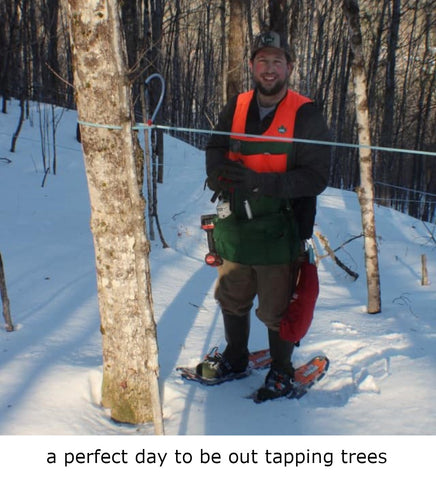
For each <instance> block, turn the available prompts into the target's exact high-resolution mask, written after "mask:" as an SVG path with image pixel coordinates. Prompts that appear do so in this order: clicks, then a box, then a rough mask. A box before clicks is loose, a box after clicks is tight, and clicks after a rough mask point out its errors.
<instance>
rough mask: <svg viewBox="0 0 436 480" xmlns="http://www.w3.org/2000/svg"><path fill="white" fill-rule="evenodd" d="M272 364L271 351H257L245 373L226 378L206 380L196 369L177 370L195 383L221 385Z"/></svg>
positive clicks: (250, 359)
mask: <svg viewBox="0 0 436 480" xmlns="http://www.w3.org/2000/svg"><path fill="white" fill-rule="evenodd" d="M270 364H271V357H270V355H269V349H267V348H266V349H263V350H256V351H254V352H251V353H250V355H249V357H248V368H247V370H245V371H244V372H238V373H235V374H233V375H230V376H226V377H225V378H205V377H202V376H201V375H199V374H198V373H197V372H196V370H195V367H177V368H176V370H177V371H178V372H180V375H181V376H182V377H183V378H184V379H186V380H191V381H193V382H198V383H201V384H202V385H209V386H212V385H219V384H221V383H224V382H229V381H231V380H237V379H240V378H244V377H247V376H248V375H250V373H251V370H258V369H261V368H267V367H269V365H270Z"/></svg>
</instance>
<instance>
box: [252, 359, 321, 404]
mask: <svg viewBox="0 0 436 480" xmlns="http://www.w3.org/2000/svg"><path fill="white" fill-rule="evenodd" d="M329 364H330V362H329V359H328V358H327V357H326V356H323V355H318V356H316V357H313V358H312V359H311V360H309V361H308V362H307V363H305V364H303V365H301V366H300V367H298V368H297V369H296V370H295V380H294V382H293V388H292V390H291V391H290V392H289V393H287V394H286V395H274V394H273V393H272V392H271V391H269V390H268V389H266V388H264V387H261V388H259V389H258V390H256V391H255V392H254V393H253V395H251V396H250V398H252V399H253V400H254V401H255V402H256V403H262V402H264V401H266V400H274V399H278V398H297V399H298V398H301V397H302V396H303V395H305V394H306V393H307V392H308V390H309V389H310V388H311V387H312V386H313V385H314V384H315V383H317V382H319V381H320V380H321V379H322V378H323V377H324V375H325V374H326V372H327V370H328V368H329Z"/></svg>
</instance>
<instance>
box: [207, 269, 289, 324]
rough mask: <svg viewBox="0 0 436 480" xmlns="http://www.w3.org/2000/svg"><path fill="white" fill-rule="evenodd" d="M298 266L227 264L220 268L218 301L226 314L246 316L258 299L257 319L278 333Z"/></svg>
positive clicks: (216, 291)
mask: <svg viewBox="0 0 436 480" xmlns="http://www.w3.org/2000/svg"><path fill="white" fill-rule="evenodd" d="M297 266H298V262H296V263H295V264H291V265H289V264H286V265H241V264H239V263H234V262H230V261H229V260H224V263H223V265H221V266H220V267H218V281H217V284H216V288H215V298H216V299H217V301H218V302H219V304H220V306H221V310H222V311H223V313H227V314H231V315H238V316H243V315H246V314H247V313H249V312H250V310H251V308H252V306H253V301H254V298H255V297H256V295H257V296H258V303H259V306H258V308H257V310H256V315H257V316H258V318H259V319H260V320H262V322H263V323H264V324H265V325H266V326H267V327H268V328H269V329H270V330H275V331H278V330H279V328H280V321H281V319H282V317H283V315H284V313H285V311H286V309H287V307H288V304H289V301H290V299H291V294H292V290H293V287H294V285H295V275H296V274H297V270H298V268H297Z"/></svg>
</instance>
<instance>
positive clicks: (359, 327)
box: [0, 102, 436, 443]
mask: <svg viewBox="0 0 436 480" xmlns="http://www.w3.org/2000/svg"><path fill="white" fill-rule="evenodd" d="M15 107H16V104H15V103H13V102H12V103H11V105H10V113H9V114H8V115H1V116H0V157H3V158H8V159H9V160H11V163H7V162H6V161H5V160H4V159H0V252H1V254H2V257H3V262H4V266H5V271H6V279H7V286H8V293H9V298H10V303H11V310H12V316H13V321H14V323H15V326H16V331H15V332H13V333H7V332H6V331H4V330H3V329H2V330H1V331H0V434H3V435H8V436H10V435H13V436H15V435H30V434H32V435H101V436H105V435H128V436H130V435H137V434H147V433H153V429H152V427H151V426H149V425H146V426H140V427H131V426H130V427H129V426H123V425H118V424H115V423H113V422H112V421H111V420H110V417H109V415H108V412H106V411H105V410H104V409H102V408H101V407H100V405H99V399H100V384H101V364H102V360H101V345H100V333H99V314H98V306H97V295H96V286H95V270H94V259H93V247H92V237H91V234H90V231H89V201H88V196H87V189H86V178H85V174H84V168H83V161H82V154H81V149H80V145H79V144H78V143H77V142H76V141H75V118H76V117H75V112H64V114H63V116H62V119H61V121H60V124H59V127H58V131H57V156H58V173H57V175H56V176H54V175H49V176H48V178H47V179H46V183H45V187H44V188H41V182H42V179H43V173H42V160H41V147H40V144H41V140H40V130H39V118H38V114H37V111H36V109H32V117H31V121H27V122H26V123H25V125H24V127H23V130H22V132H21V134H20V137H19V140H18V143H17V152H16V153H10V152H9V148H10V141H11V136H12V133H13V131H14V130H15V127H16V122H17V112H16V110H14V108H15ZM164 177H165V181H164V184H163V185H161V186H160V189H159V214H160V221H161V224H162V228H163V232H164V236H165V239H166V241H167V242H168V243H169V245H170V248H168V249H162V248H161V245H160V242H159V240H158V239H157V240H155V241H153V242H152V252H151V267H152V284H153V296H154V308H155V314H156V320H157V322H158V336H159V338H158V340H159V348H160V366H161V372H160V373H161V376H160V385H161V392H162V401H163V412H164V421H165V431H166V434H167V435H175V436H179V435H244V436H246V435H316V436H318V435H334V436H336V435H340V436H342V435H350V436H362V435H394V436H397V435H414V436H415V435H419V436H423V435H424V436H430V438H432V436H433V435H434V434H435V433H436V410H435V407H434V395H435V393H436V374H435V373H434V369H433V367H434V364H435V360H436V314H435V306H436V288H435V285H436V244H435V242H434V235H435V233H436V232H435V226H434V225H429V224H428V225H427V227H428V228H429V229H430V230H431V231H432V232H433V240H432V239H431V237H430V235H429V232H428V230H427V229H426V228H425V226H424V224H423V223H422V222H420V221H418V220H416V219H413V218H410V217H408V216H406V215H403V214H400V213H398V212H396V211H393V210H390V209H387V208H382V207H377V209H376V220H377V235H378V238H379V252H380V257H379V260H380V269H381V286H382V313H380V314H378V315H368V314H367V313H366V304H367V295H366V277H365V271H364V263H363V243H362V239H361V238H358V239H356V240H353V241H352V242H350V243H348V244H347V245H346V246H345V247H344V248H342V249H340V250H339V251H338V256H339V258H340V259H341V260H342V261H343V262H344V263H345V264H346V265H347V266H349V267H350V268H351V269H352V270H354V271H356V272H358V273H359V278H358V279H357V280H356V281H353V280H352V279H351V277H349V276H348V275H347V274H346V273H345V272H344V271H343V270H341V269H339V268H338V267H337V265H335V264H334V263H333V262H332V260H331V259H330V258H328V257H327V258H324V259H323V260H322V261H321V262H320V264H319V275H320V283H321V293H320V298H319V300H318V303H317V309H316V313H315V318H314V322H313V326H312V328H311V330H310V332H309V334H308V335H307V337H306V338H305V339H304V340H303V342H302V345H301V347H300V348H299V349H297V351H296V353H295V356H294V360H295V363H297V364H298V363H299V362H302V361H304V360H306V359H307V358H308V357H310V356H312V355H314V354H315V353H319V352H322V353H325V354H327V355H328V357H329V358H330V361H331V364H330V369H329V372H328V375H327V376H326V377H325V378H324V379H323V380H322V382H320V383H319V384H318V385H316V386H315V387H314V388H313V390H312V391H311V392H310V394H309V395H307V396H306V397H303V398H302V399H300V400H292V401H289V400H280V401H276V402H269V403H268V402H267V403H265V404H261V405H255V404H254V403H252V402H251V401H250V400H247V399H246V398H244V397H246V396H247V395H248V394H250V393H251V391H252V390H253V389H255V388H256V387H257V386H259V385H260V384H261V382H262V380H263V375H264V372H262V373H255V374H253V375H251V376H250V377H249V378H247V379H244V380H241V381H238V382H231V383H229V384H225V385H222V386H220V387H215V388H205V387H201V386H198V385H193V384H189V383H186V382H184V381H182V380H181V379H180V378H179V376H178V375H177V373H176V372H175V367H176V366H177V365H180V364H185V365H195V364H196V363H197V361H198V360H199V359H200V358H201V357H202V355H203V354H204V353H206V352H207V350H208V349H209V348H210V347H211V346H213V345H221V346H222V345H223V341H224V337H223V329H222V325H221V319H220V314H219V311H218V308H217V306H216V304H215V301H214V299H213V287H214V282H215V275H216V272H215V270H214V269H213V268H210V267H207V266H206V265H205V264H204V262H203V257H204V254H205V252H206V239H205V235H204V233H203V232H202V231H201V229H200V228H199V217H200V215H201V214H203V213H213V211H214V205H213V204H211V203H210V201H209V199H210V192H208V191H204V190H203V181H204V158H203V154H202V152H199V151H197V150H195V149H194V148H192V147H190V146H188V145H186V144H183V143H180V142H177V141H175V140H174V139H172V138H170V137H166V140H165V173H164ZM316 230H317V231H319V232H321V233H322V234H323V235H325V236H326V237H327V238H328V239H329V242H330V244H331V246H332V247H333V248H335V247H337V246H340V245H342V244H343V243H344V242H345V241H347V240H348V239H350V238H351V237H353V236H356V235H359V234H360V233H361V224H360V212H359V206H358V202H357V199H356V195H355V194H354V193H352V192H343V191H339V190H335V189H328V190H327V191H326V192H325V193H324V194H323V195H322V196H321V197H320V200H319V208H318V214H317V225H316ZM316 245H317V247H318V250H319V252H320V253H321V254H325V251H324V250H323V248H322V246H321V245H320V244H319V243H318V242H317V243H316ZM422 254H425V255H426V257H427V264H428V273H429V277H430V281H431V284H430V285H429V286H421V282H420V280H421V255H422ZM252 324H253V325H252V334H251V343H250V346H251V348H252V349H256V348H262V347H265V346H266V332H265V329H264V327H263V325H262V324H260V322H259V321H258V320H257V319H256V318H253V322H252ZM412 443H413V440H412Z"/></svg>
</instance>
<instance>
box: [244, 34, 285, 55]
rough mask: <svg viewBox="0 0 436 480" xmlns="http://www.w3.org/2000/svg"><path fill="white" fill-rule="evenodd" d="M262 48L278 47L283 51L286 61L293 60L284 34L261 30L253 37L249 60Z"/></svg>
mask: <svg viewBox="0 0 436 480" xmlns="http://www.w3.org/2000/svg"><path fill="white" fill-rule="evenodd" d="M262 48H278V49H279V50H282V52H284V54H285V55H286V58H287V60H288V61H293V58H292V54H291V49H290V48H289V45H288V42H287V40H286V37H285V35H282V34H280V33H278V32H274V31H268V32H261V33H259V34H258V35H257V36H256V37H255V38H254V42H253V46H252V48H251V60H253V59H254V57H255V56H256V53H257V52H258V51H259V50H262Z"/></svg>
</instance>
